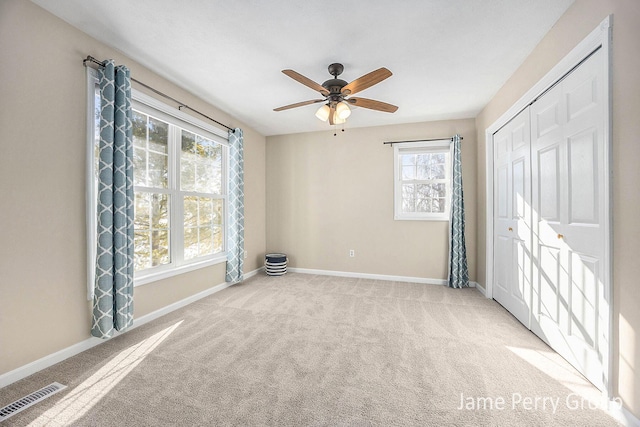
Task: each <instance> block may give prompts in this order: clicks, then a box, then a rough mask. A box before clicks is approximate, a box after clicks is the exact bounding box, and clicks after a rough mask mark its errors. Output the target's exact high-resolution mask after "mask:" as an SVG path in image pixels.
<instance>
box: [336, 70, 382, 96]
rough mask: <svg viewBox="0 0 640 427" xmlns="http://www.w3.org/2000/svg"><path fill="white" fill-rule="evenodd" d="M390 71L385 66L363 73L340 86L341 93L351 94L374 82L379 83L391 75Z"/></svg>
mask: <svg viewBox="0 0 640 427" xmlns="http://www.w3.org/2000/svg"><path fill="white" fill-rule="evenodd" d="M391 75H392V73H391V71H389V70H387V69H386V68H384V67H382V68H378V69H377V70H375V71H372V72H370V73H369V74H365V75H364V76H362V77H359V78H357V79H355V80H354V81H352V82H351V83H349V84H348V85H346V86H345V87H343V88H342V94H343V95H345V96H346V95H353V94H354V93H357V92H360V91H363V90H365V89H367V88H369V87H371V86H373V85H375V84H378V83H380V82H381V81H383V80H384V79H386V78H388V77H391Z"/></svg>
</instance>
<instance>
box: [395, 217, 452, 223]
mask: <svg viewBox="0 0 640 427" xmlns="http://www.w3.org/2000/svg"><path fill="white" fill-rule="evenodd" d="M393 219H394V220H395V221H447V222H448V221H449V217H448V216H447V217H441V216H433V217H429V216H395V217H393Z"/></svg>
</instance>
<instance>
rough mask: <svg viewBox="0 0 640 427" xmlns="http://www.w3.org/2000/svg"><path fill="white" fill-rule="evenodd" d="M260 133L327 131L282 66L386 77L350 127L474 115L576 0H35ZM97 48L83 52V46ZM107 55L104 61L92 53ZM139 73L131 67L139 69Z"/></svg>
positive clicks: (315, 73)
mask: <svg viewBox="0 0 640 427" xmlns="http://www.w3.org/2000/svg"><path fill="white" fill-rule="evenodd" d="M32 1H34V3H37V4H38V5H40V6H41V7H43V8H45V9H47V10H48V11H50V12H51V13H53V14H54V15H57V16H59V17H60V18H62V19H63V20H65V21H67V22H69V23H70V24H72V25H73V26H75V27H77V28H79V29H80V30H82V31H83V32H85V33H87V34H89V35H91V36H93V37H95V38H96V39H98V40H100V41H102V42H104V43H105V44H107V45H109V46H112V47H113V48H115V49H117V50H119V51H121V52H123V53H124V54H126V55H127V56H129V57H131V58H134V59H136V60H137V61H138V62H140V63H142V64H143V65H145V66H147V67H149V68H152V69H154V70H155V71H156V72H157V73H158V74H159V75H161V76H163V77H165V78H166V79H168V80H170V81H172V82H174V83H176V84H177V85H179V86H181V87H183V88H184V89H186V90H188V91H190V92H192V93H194V94H196V95H197V96H199V97H200V98H202V99H204V100H205V101H208V102H209V103H211V104H213V105H215V106H217V107H219V108H221V109H222V110H224V111H227V112H228V113H229V114H231V115H233V116H235V117H237V118H238V119H240V120H242V121H243V122H245V123H246V124H247V125H249V126H251V127H253V128H254V129H256V130H257V131H258V132H260V133H262V134H264V135H277V134H286V133H296V132H309V131H317V130H328V129H329V124H328V123H326V122H324V123H323V122H320V121H319V120H318V119H317V118H315V116H314V113H315V110H316V109H317V108H318V105H317V104H316V105H309V106H305V107H300V108H297V109H292V110H287V111H281V112H274V111H273V108H275V107H280V106H282V105H287V104H292V103H295V102H299V101H305V100H310V99H317V98H318V96H317V95H318V94H317V93H315V92H314V91H313V90H311V89H309V88H307V87H306V86H303V85H301V84H300V83H297V82H296V81H294V80H292V79H290V78H289V77H287V76H285V75H284V74H282V73H281V70H283V69H286V68H291V69H293V70H295V71H297V72H299V73H301V74H303V75H305V76H307V77H309V78H310V79H312V80H314V81H316V82H318V83H322V82H323V81H325V80H327V79H329V78H331V76H330V75H329V73H328V71H327V66H328V65H329V64H330V63H332V62H341V63H342V64H344V67H345V70H344V73H343V74H342V75H341V76H340V77H341V78H342V79H344V80H346V81H347V82H349V81H352V80H354V79H356V78H357V77H360V76H361V75H363V74H366V73H368V72H370V71H372V70H374V69H376V68H379V67H387V68H388V69H389V70H391V71H392V72H393V76H391V77H390V78H389V79H387V80H385V81H383V82H381V83H379V84H378V85H376V86H374V87H371V88H369V89H367V90H365V91H363V92H361V93H359V94H358V96H361V97H366V98H372V99H376V100H380V101H384V102H388V103H391V104H395V105H397V106H399V107H400V108H399V109H398V111H397V112H396V113H393V114H389V113H383V112H378V111H373V110H367V109H363V108H356V109H354V111H353V114H352V115H351V117H349V119H348V121H347V128H349V127H362V126H376V125H384V124H395V123H411V122H422V121H430V120H441V119H454V118H469V117H475V116H476V114H477V113H478V112H480V110H481V109H482V108H483V107H484V106H485V105H486V104H487V102H488V101H489V100H490V99H491V98H492V96H493V95H494V94H495V93H496V92H497V91H498V89H499V88H500V87H501V86H502V85H503V84H504V83H505V81H506V80H507V79H508V78H509V76H511V74H513V72H514V71H515V70H516V68H517V67H518V66H519V65H520V64H521V63H522V61H523V60H524V59H525V58H526V57H527V55H528V54H529V53H530V52H531V51H532V50H533V48H534V47H535V46H536V44H537V43H538V42H539V41H540V40H541V39H542V37H543V36H544V34H546V33H547V31H549V29H550V28H551V27H552V26H553V24H554V23H555V22H556V21H557V20H558V18H559V17H560V16H561V15H562V14H563V13H564V12H565V10H566V9H567V8H568V7H569V6H570V5H571V4H572V3H573V1H574V0H402V1H400V0H395V1H392V0H323V1H300V0H271V1H264V0H262V1H260V0H236V1H231V0H227V1H223V0H185V1H175V0H110V1H104V0H57V1H50V0H32ZM91 53H92V52H87V55H89V54H91ZM98 59H106V58H98ZM134 77H135V76H134Z"/></svg>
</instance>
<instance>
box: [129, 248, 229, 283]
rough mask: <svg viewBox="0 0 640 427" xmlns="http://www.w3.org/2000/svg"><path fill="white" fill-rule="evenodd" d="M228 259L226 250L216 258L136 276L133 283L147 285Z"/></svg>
mask: <svg viewBox="0 0 640 427" xmlns="http://www.w3.org/2000/svg"><path fill="white" fill-rule="evenodd" d="M226 261H227V253H226V252H225V253H222V254H217V255H216V256H215V257H214V258H209V259H206V260H203V261H199V262H194V263H190V264H185V265H181V266H179V267H174V268H167V269H163V270H160V271H154V272H150V273H146V274H144V275H143V276H140V277H135V278H134V282H133V283H134V284H133V285H134V286H142V285H146V284H149V283H153V282H157V281H158V280H163V279H167V278H169V277H173V276H177V275H179V274H183V273H188V272H189V271H195V270H199V269H201V268H205V267H210V266H212V265H216V264H221V263H223V262H226Z"/></svg>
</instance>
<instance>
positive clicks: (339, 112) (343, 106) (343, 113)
mask: <svg viewBox="0 0 640 427" xmlns="http://www.w3.org/2000/svg"><path fill="white" fill-rule="evenodd" d="M349 115H351V110H350V109H349V106H348V105H347V103H346V102H344V101H341V102H338V104H337V105H336V116H338V117H340V118H341V119H343V120H346V118H347V117H349Z"/></svg>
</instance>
